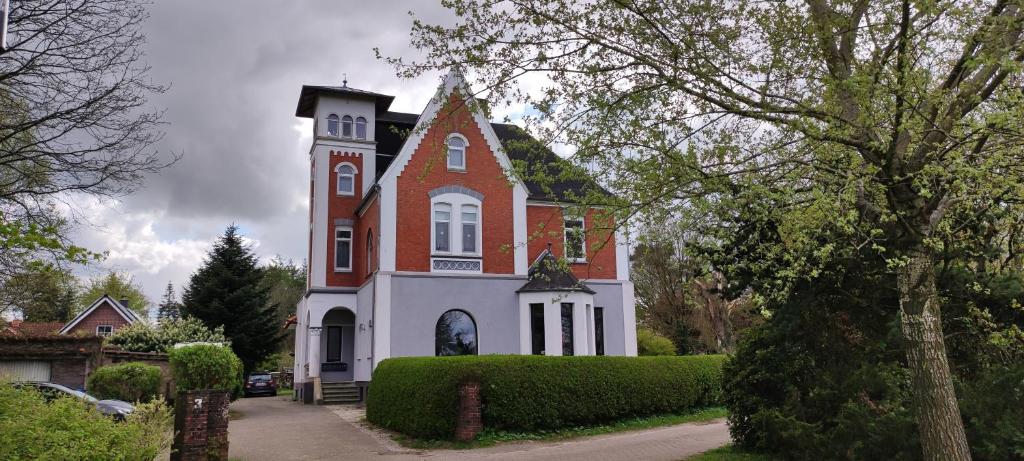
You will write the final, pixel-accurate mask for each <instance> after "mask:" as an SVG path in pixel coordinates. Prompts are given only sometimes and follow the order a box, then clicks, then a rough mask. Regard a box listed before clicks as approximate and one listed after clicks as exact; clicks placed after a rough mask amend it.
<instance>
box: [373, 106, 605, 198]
mask: <svg viewBox="0 0 1024 461" xmlns="http://www.w3.org/2000/svg"><path fill="white" fill-rule="evenodd" d="M418 120H419V115H418V114H408V113H402V112H391V111H388V112H385V113H383V114H380V115H378V116H377V120H376V126H375V130H376V136H375V139H376V141H377V171H376V173H377V177H376V179H380V177H381V176H382V175H383V174H384V172H385V171H386V170H387V168H388V166H390V165H391V162H392V161H393V160H394V159H395V156H396V154H398V152H399V151H400V150H401V149H402V146H403V145H404V144H405V141H406V139H407V138H408V137H409V134H410V132H411V131H412V130H413V128H414V127H415V126H416V122H417V121H418ZM490 125H491V129H492V130H494V134H495V135H496V136H497V138H498V141H499V142H501V145H502V148H503V149H504V151H505V153H506V154H507V155H508V157H509V159H511V160H513V161H521V162H524V163H525V164H526V170H527V171H526V172H527V174H528V175H532V174H535V173H537V172H538V171H544V172H545V173H547V175H548V176H549V177H552V178H553V179H552V181H551V182H550V184H546V186H547V187H545V185H542V184H540V183H538V182H536V181H532V180H530V179H529V178H527V180H526V181H524V185H525V186H526V189H527V191H528V195H527V198H528V199H530V200H539V201H560V202H572V201H574V199H578V198H580V197H584V196H585V195H586V194H587V192H591V191H597V192H599V193H602V194H605V195H610V193H609V192H608V191H606V190H604V189H603V188H601V187H600V186H598V185H597V184H596V183H594V181H593V180H590V179H588V178H559V174H560V171H561V168H562V167H564V166H565V165H566V164H567V163H566V161H565V160H564V159H562V158H561V157H559V156H558V155H557V154H555V153H554V152H552V151H551V149H549V148H548V147H547V146H545V145H544V144H543V143H541V142H540V141H538V140H537V139H536V138H534V137H533V136H530V133H527V132H526V130H524V129H522V128H520V127H518V126H516V125H512V124H508V123H490Z"/></svg>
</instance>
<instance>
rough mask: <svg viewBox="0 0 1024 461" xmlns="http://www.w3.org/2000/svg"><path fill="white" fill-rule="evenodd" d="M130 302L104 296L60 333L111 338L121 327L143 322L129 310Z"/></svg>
mask: <svg viewBox="0 0 1024 461" xmlns="http://www.w3.org/2000/svg"><path fill="white" fill-rule="evenodd" d="M127 304H128V301H127V300H121V301H117V300H115V299H114V298H111V297H110V296H107V295H103V296H101V297H100V299H97V300H96V301H95V302H93V303H92V305H90V306H89V307H88V308H87V309H85V310H84V311H82V312H81V313H80V314H78V315H77V316H75V318H73V319H71V321H70V322H68V323H67V324H66V325H64V327H63V328H61V329H60V331H59V332H58V333H59V334H62V335H96V336H110V335H112V334H114V332H115V331H117V330H118V329H120V328H121V327H124V326H127V325H131V324H133V323H135V322H138V321H141V320H142V319H141V318H139V316H138V314H136V313H135V312H134V311H132V310H131V309H129V308H128V305H127Z"/></svg>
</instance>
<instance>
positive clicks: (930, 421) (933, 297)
mask: <svg viewBox="0 0 1024 461" xmlns="http://www.w3.org/2000/svg"><path fill="white" fill-rule="evenodd" d="M897 285H898V287H899V292H900V311H901V312H900V319H901V321H902V325H903V338H904V340H905V341H906V345H905V347H906V350H907V364H908V365H909V366H910V377H911V380H912V384H913V387H912V392H913V399H914V406H915V407H916V411H917V421H918V426H919V429H918V430H919V432H920V437H921V448H922V449H923V451H924V459H925V460H928V461H931V460H936V461H937V460H957V461H959V460H965V461H969V460H970V459H971V452H970V449H969V448H968V446H967V436H966V434H965V433H964V425H963V420H962V419H961V418H960V409H959V405H958V404H957V401H956V394H955V393H954V391H953V377H952V375H950V372H949V362H948V360H947V359H946V344H945V341H944V340H943V336H942V317H941V313H940V309H939V295H938V291H937V289H936V286H935V265H934V264H933V261H932V258H931V257H930V256H929V255H928V254H927V252H925V251H923V250H918V251H915V252H912V253H911V258H910V261H909V262H908V264H907V265H906V266H905V267H902V268H901V269H899V273H898V280H897Z"/></svg>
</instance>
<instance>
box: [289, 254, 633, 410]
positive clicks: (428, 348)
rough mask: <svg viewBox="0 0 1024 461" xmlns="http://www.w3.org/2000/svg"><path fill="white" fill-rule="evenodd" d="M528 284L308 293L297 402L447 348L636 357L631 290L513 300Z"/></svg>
mask: <svg viewBox="0 0 1024 461" xmlns="http://www.w3.org/2000/svg"><path fill="white" fill-rule="evenodd" d="M525 282H526V276H516V275H489V274H476V275H466V274H453V275H447V274H437V273H411V272H383V271H380V272H377V273H375V274H374V275H373V276H372V277H371V278H370V279H369V280H368V281H367V282H366V283H365V284H363V285H362V286H361V287H359V288H319V289H318V288H313V289H311V290H309V292H308V293H307V294H306V296H305V297H304V298H303V299H302V300H301V301H300V302H299V305H298V309H297V315H296V317H297V326H296V328H297V331H296V335H295V341H296V344H295V369H294V372H295V378H294V379H295V389H296V392H297V394H298V397H299V398H300V399H301V400H302V401H304V402H307V403H312V402H317V401H319V400H320V399H321V384H323V383H327V382H341V381H349V382H355V383H357V384H359V385H361V386H362V387H365V385H366V384H367V383H368V382H369V381H370V379H371V375H372V373H373V369H374V368H375V367H376V365H377V364H378V363H380V362H381V361H383V360H385V359H387V358H390V357H405V356H434V355H437V354H438V353H439V352H438V351H439V350H442V349H445V347H447V348H448V349H445V350H450V349H452V348H455V349H458V350H467V351H468V350H471V351H473V352H475V353H477V354H544V355H599V354H603V355H625V356H635V355H636V314H635V306H634V299H633V285H632V283H630V282H629V281H622V280H588V281H587V282H586V283H587V286H588V287H590V288H591V289H592V290H593V291H594V293H587V292H582V291H563V292H523V293H519V292H517V290H518V289H519V288H520V287H522V286H523V284H524V283H525ZM450 311H458V313H456V314H452V313H450ZM442 317H444V318H445V319H446V320H445V321H444V322H442ZM453 318H454V319H455V320H461V323H458V322H456V323H452V322H451V320H452V319H453ZM466 318H469V319H471V322H467V321H466V320H465V319H466ZM470 325H471V326H470ZM470 348H471V349H470Z"/></svg>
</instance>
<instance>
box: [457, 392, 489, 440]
mask: <svg viewBox="0 0 1024 461" xmlns="http://www.w3.org/2000/svg"><path fill="white" fill-rule="evenodd" d="M457 418H458V419H457V420H456V422H455V440H457V441H459V442H469V441H471V440H473V439H474V438H475V437H476V435H477V434H479V433H480V431H482V430H483V429H484V424H483V419H482V417H481V415H480V383H478V382H472V381H471V382H464V383H461V384H459V411H458V416H457Z"/></svg>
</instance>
